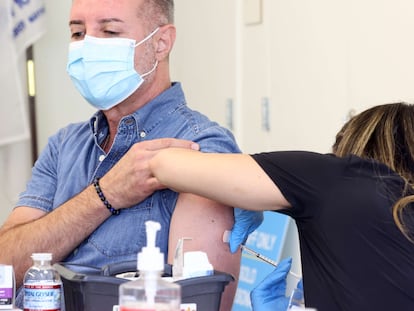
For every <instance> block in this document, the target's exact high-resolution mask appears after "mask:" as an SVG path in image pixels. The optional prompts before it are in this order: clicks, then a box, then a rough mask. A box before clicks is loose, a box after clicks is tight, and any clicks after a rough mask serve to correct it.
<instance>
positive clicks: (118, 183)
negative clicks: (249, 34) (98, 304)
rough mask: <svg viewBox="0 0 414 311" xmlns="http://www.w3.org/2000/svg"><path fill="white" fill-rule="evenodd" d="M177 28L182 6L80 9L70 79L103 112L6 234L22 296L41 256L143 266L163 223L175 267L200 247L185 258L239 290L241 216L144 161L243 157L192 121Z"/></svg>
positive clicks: (225, 306)
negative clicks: (175, 149) (178, 65)
mask: <svg viewBox="0 0 414 311" xmlns="http://www.w3.org/2000/svg"><path fill="white" fill-rule="evenodd" d="M172 23H173V1H172V0H171V1H167V0H151V1H150V0H74V1H73V3H72V9H71V13H70V22H69V25H70V31H71V38H72V40H71V41H72V42H71V44H70V49H69V50H70V52H69V60H68V66H67V70H68V73H69V75H70V76H71V78H72V80H73V81H74V84H75V86H76V87H77V88H78V90H79V91H80V92H81V94H82V95H83V96H84V97H85V99H86V100H87V101H88V102H89V103H90V104H92V105H93V106H94V107H96V108H97V109H98V112H97V113H96V114H95V115H94V116H93V117H92V118H91V120H89V121H88V122H84V123H79V124H72V125H69V126H67V127H66V128H64V129H62V130H60V131H59V132H58V133H57V134H56V135H54V136H52V137H51V138H50V140H49V143H48V145H47V147H46V148H45V150H44V151H43V152H42V154H41V155H40V157H39V159H38V161H37V162H36V164H35V166H34V168H33V175H32V178H31V180H30V181H29V183H28V185H27V189H26V191H25V192H24V193H22V194H21V196H20V199H19V202H18V203H17V207H16V208H15V209H14V210H13V212H12V213H11V214H10V216H9V217H8V219H7V220H6V222H5V223H4V225H3V226H2V228H1V229H0V248H1V250H2V251H1V253H0V262H1V263H5V264H12V265H13V267H14V270H15V273H16V283H17V286H18V287H20V286H21V285H22V281H23V277H24V272H25V271H26V270H27V269H28V267H29V266H30V265H31V259H30V255H31V254H32V253H34V252H51V253H53V260H54V262H57V261H65V262H70V263H73V264H79V265H83V266H97V267H101V266H103V265H106V264H110V263H115V262H120V261H126V260H133V259H136V254H137V253H138V252H139V251H140V249H141V247H142V246H145V244H146V241H145V226H144V223H145V221H147V220H150V219H151V220H156V221H158V222H160V223H161V226H162V229H161V231H160V233H159V234H158V235H157V245H158V246H159V247H160V248H161V250H162V251H163V252H164V254H165V255H166V256H167V253H168V261H169V262H170V263H172V256H173V254H174V249H175V245H176V243H177V240H178V239H179V238H181V237H191V238H192V240H190V241H186V243H185V245H184V250H185V251H189V250H201V251H205V252H207V254H208V256H209V260H210V261H211V263H212V264H213V266H214V267H215V269H217V270H221V271H226V272H228V273H231V274H232V275H234V276H235V277H236V278H237V276H238V271H239V263H240V254H236V255H234V254H231V253H230V251H229V250H228V246H226V245H225V244H224V243H222V235H223V232H224V231H225V230H229V229H230V228H231V227H232V225H233V209H232V208H230V207H225V208H223V206H221V205H219V204H217V203H215V202H213V201H210V200H207V199H204V198H201V197H198V196H195V195H191V194H179V195H178V194H177V193H175V192H173V191H171V190H168V189H162V188H163V187H161V186H159V185H158V184H157V183H156V182H155V180H154V182H151V179H149V180H148V178H147V177H148V176H147V175H145V172H146V171H145V164H144V163H145V162H146V161H141V160H143V159H144V158H145V154H146V153H145V152H144V151H148V150H156V149H158V148H163V147H166V146H170V145H173V146H174V144H179V143H174V142H173V141H172V140H168V139H164V140H157V141H151V140H152V139H154V138H163V137H179V138H184V139H188V140H192V141H195V142H197V143H198V144H199V145H200V147H201V150H203V151H205V152H239V149H238V147H237V145H236V143H235V142H234V139H233V136H232V135H231V134H230V133H229V132H228V131H226V130H225V129H224V128H222V127H219V126H218V125H217V124H216V123H213V122H211V121H209V120H208V119H207V118H206V117H205V116H203V115H201V114H199V113H197V112H195V111H192V110H190V109H189V108H188V107H187V106H186V104H185V98H184V95H183V93H182V89H181V86H180V84H179V83H171V80H170V75H169V63H168V58H169V53H170V51H171V49H172V46H173V43H174V40H175V27H174V26H173V24H172ZM137 142H144V143H143V144H140V145H137V144H136V143H137ZM181 146H182V147H186V148H189V147H190V145H189V144H186V143H183V144H182V145H181ZM121 158H122V161H119V160H120V159H121ZM170 224H171V226H170ZM168 239H169V240H168ZM86 272H87V271H86ZM236 285H237V281H236V282H233V283H232V284H230V285H229V286H227V287H226V290H225V293H224V295H223V300H222V305H221V308H222V310H230V309H231V304H232V300H233V296H234V292H235V289H236Z"/></svg>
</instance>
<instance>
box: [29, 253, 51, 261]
mask: <svg viewBox="0 0 414 311" xmlns="http://www.w3.org/2000/svg"><path fill="white" fill-rule="evenodd" d="M32 259H33V260H52V254H51V253H33V254H32Z"/></svg>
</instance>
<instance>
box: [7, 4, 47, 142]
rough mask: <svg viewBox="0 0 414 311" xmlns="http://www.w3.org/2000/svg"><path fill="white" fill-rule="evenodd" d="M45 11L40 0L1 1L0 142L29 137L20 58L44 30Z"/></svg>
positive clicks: (22, 57) (21, 58)
mask: <svg viewBox="0 0 414 311" xmlns="http://www.w3.org/2000/svg"><path fill="white" fill-rule="evenodd" d="M45 12H46V9H45V6H44V4H43V0H1V1H0V42H1V49H0V85H1V87H0V90H1V96H2V100H1V101H0V120H1V122H0V146H2V145H5V144H10V143H14V142H17V141H21V140H24V139H27V138H29V135H30V133H29V125H28V118H27V116H26V109H25V106H24V105H25V97H24V94H26V86H25V83H24V81H22V79H21V74H20V73H21V71H22V70H21V65H22V63H21V61H22V60H24V56H25V54H24V52H25V50H26V49H27V48H28V47H29V46H30V45H31V44H33V43H34V42H35V41H36V40H37V39H39V38H40V37H41V36H42V35H43V33H44V32H45V31H46V16H45Z"/></svg>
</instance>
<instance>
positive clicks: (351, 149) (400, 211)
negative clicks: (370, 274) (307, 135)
mask: <svg viewBox="0 0 414 311" xmlns="http://www.w3.org/2000/svg"><path fill="white" fill-rule="evenodd" d="M332 150H333V152H334V154H335V155H337V156H339V157H343V156H346V155H349V154H354V155H357V156H359V157H361V158H365V159H374V160H376V161H379V162H381V163H384V164H385V165H387V166H388V167H389V168H391V169H392V170H394V171H395V172H396V173H398V174H399V175H400V176H401V177H402V178H403V179H404V181H405V183H406V187H405V188H406V190H405V191H404V194H403V197H401V198H400V199H399V200H398V201H397V202H396V203H395V204H394V207H393V217H394V221H395V223H396V225H397V226H398V228H399V229H400V230H401V232H402V233H403V234H404V235H405V236H406V237H407V238H408V239H409V240H410V241H412V242H414V232H412V230H411V229H410V228H409V226H408V223H410V222H411V221H412V220H413V218H414V210H413V211H411V209H412V206H413V205H412V204H414V195H410V194H407V193H409V192H410V193H413V192H412V189H413V183H414V105H412V104H408V103H403V102H399V103H392V104H385V105H379V106H375V107H372V108H370V109H368V110H365V111H363V112H362V113H360V114H358V115H356V116H354V117H353V118H351V119H350V120H349V121H348V122H347V123H346V124H345V125H344V126H343V127H342V129H341V130H340V131H339V132H338V134H337V135H336V141H335V143H334V145H333V148H332ZM410 207H411V208H410ZM409 220H410V221H409Z"/></svg>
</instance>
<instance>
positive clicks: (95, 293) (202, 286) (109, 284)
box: [54, 261, 234, 311]
mask: <svg viewBox="0 0 414 311" xmlns="http://www.w3.org/2000/svg"><path fill="white" fill-rule="evenodd" d="M54 267H55V269H56V270H57V271H58V272H59V274H60V276H61V279H62V282H63V290H64V297H65V307H66V311H112V307H113V306H114V305H117V304H118V294H119V285H120V284H122V283H124V282H127V281H128V280H126V279H122V278H118V277H115V276H114V275H116V274H118V273H122V272H128V271H134V268H132V267H136V261H134V262H126V263H120V264H116V265H110V266H106V267H104V268H103V269H102V270H100V269H96V273H93V274H83V273H77V272H75V271H74V270H73V269H71V268H70V267H71V266H70V265H65V264H59V263H57V264H54ZM164 276H171V266H170V265H166V266H165V271H164ZM231 281H234V278H233V277H232V276H231V275H230V274H227V273H223V272H219V271H214V274H213V275H209V276H203V277H195V278H189V279H183V280H179V281H176V282H175V283H177V284H180V285H181V302H182V303H195V304H197V311H219V308H220V300H221V295H222V293H223V291H224V288H225V287H226V285H227V284H228V283H229V282H231Z"/></svg>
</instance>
